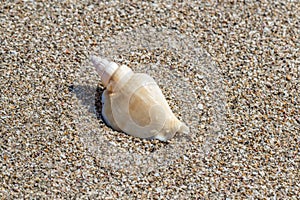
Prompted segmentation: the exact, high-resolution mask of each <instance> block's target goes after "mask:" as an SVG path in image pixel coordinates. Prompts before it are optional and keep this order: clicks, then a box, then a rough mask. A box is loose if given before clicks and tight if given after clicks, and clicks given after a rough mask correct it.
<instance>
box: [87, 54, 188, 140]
mask: <svg viewBox="0 0 300 200" xmlns="http://www.w3.org/2000/svg"><path fill="white" fill-rule="evenodd" d="M91 61H92V63H93V65H94V66H95V68H96V71H97V72H98V74H99V75H100V77H101V81H102V83H103V85H104V86H105V87H106V90H105V91H104V92H103V94H102V103H103V105H102V116H103V118H104V120H105V122H106V123H107V124H108V125H109V126H111V127H112V128H113V129H115V130H122V131H123V132H125V133H127V134H129V135H132V136H135V137H139V138H154V139H159V140H162V141H166V140H168V139H170V138H172V137H173V136H174V135H175V133H178V132H181V133H185V134H187V133H188V132H189V128H188V127H187V126H186V125H185V124H184V123H182V122H180V121H179V120H178V119H177V118H176V117H175V115H174V114H173V112H172V111H171V109H170V107H169V105H168V103H167V101H166V99H165V97H164V95H163V94H162V92H161V90H160V89H159V87H158V85H157V84H156V82H155V81H154V79H153V78H151V77H150V76H149V75H147V74H143V73H133V71H132V70H131V69H130V68H129V67H127V66H125V65H121V66H118V65H117V64H116V63H114V62H109V61H108V60H106V59H101V58H99V57H96V56H92V57H91Z"/></svg>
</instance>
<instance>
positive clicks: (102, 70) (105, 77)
mask: <svg viewBox="0 0 300 200" xmlns="http://www.w3.org/2000/svg"><path fill="white" fill-rule="evenodd" d="M90 59H91V61H92V63H93V65H94V67H95V68H96V71H97V73H98V74H99V75H100V77H101V81H102V83H103V85H104V86H105V87H106V86H107V85H108V83H109V80H110V79H111V77H112V75H113V74H114V73H115V71H116V70H117V69H118V68H119V66H118V65H117V64H116V63H115V62H109V61H108V60H106V59H102V58H100V57H97V56H94V55H92V56H91V58H90Z"/></svg>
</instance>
